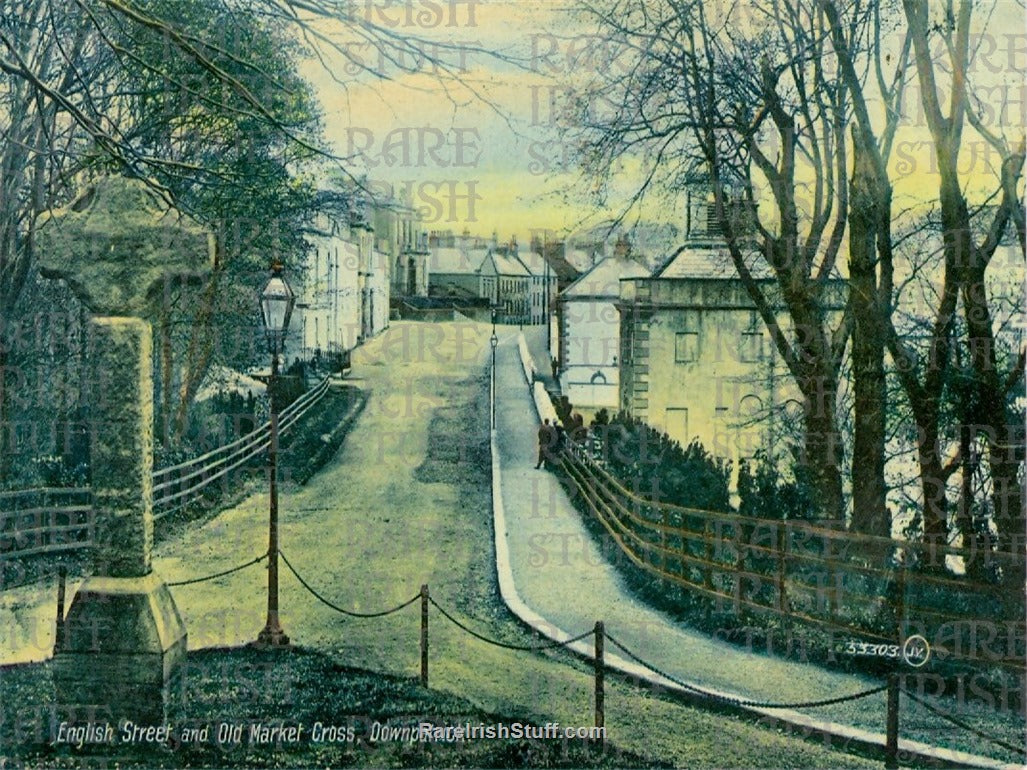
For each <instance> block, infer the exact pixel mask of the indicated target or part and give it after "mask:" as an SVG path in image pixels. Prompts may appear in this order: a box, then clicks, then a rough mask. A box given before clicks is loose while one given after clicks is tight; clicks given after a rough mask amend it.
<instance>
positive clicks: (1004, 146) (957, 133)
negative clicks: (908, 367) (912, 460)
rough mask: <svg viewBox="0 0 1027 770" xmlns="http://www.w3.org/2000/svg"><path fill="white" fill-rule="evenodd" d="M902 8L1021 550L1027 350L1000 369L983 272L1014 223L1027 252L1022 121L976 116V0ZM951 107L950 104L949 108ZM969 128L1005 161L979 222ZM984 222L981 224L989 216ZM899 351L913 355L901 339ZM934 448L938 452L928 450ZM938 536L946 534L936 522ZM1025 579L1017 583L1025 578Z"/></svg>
mask: <svg viewBox="0 0 1027 770" xmlns="http://www.w3.org/2000/svg"><path fill="white" fill-rule="evenodd" d="M902 6H903V12H904V15H905V19H906V22H907V24H908V25H909V29H910V34H911V37H912V41H913V52H914V61H915V65H916V73H917V80H918V82H919V85H920V101H921V107H922V109H923V114H924V117H925V120H926V123H927V127H928V129H929V131H930V134H931V140H932V145H933V150H934V153H935V156H936V158H937V167H938V172H939V190H938V200H939V207H940V211H941V222H942V239H943V244H944V260H945V270H946V275H947V276H948V275H949V273H950V272H951V276H952V277H951V279H950V280H949V281H947V282H946V287H945V290H946V293H945V294H943V298H942V301H943V302H944V303H946V307H949V308H952V309H953V310H954V309H955V307H956V303H957V302H958V301H960V300H961V301H962V305H963V316H964V319H965V323H966V328H967V335H968V343H969V344H968V354H969V364H970V366H971V368H972V371H973V383H972V387H973V390H974V392H975V398H974V401H975V404H976V406H975V408H974V410H973V415H967V416H968V417H969V416H972V417H973V421H974V423H975V424H976V425H979V426H981V428H982V429H983V432H984V433H985V440H986V444H987V454H988V463H989V466H990V471H991V480H992V487H993V492H992V496H993V505H994V511H995V520H996V523H997V524H998V526H999V534H1000V543H1001V544H1002V545H1003V546H1004V547H1006V548H1009V549H1011V550H1022V549H1021V548H1020V545H1021V543H1020V541H1019V540H1018V538H1019V537H1020V536H1021V535H1022V533H1023V531H1024V523H1025V522H1024V504H1025V502H1024V490H1023V486H1022V484H1021V483H1020V480H1019V472H1020V468H1021V466H1022V463H1023V457H1024V452H1023V442H1024V439H1023V415H1022V413H1021V414H1015V413H1013V412H1012V410H1010V409H1009V406H1008V402H1009V395H1010V393H1011V392H1013V390H1014V389H1016V388H1020V387H1021V384H1022V382H1023V375H1024V356H1025V350H1024V348H1023V346H1022V345H1021V347H1020V350H1019V351H1018V354H1017V355H1016V356H1015V358H1014V360H1013V361H1012V362H1011V365H1009V364H1007V365H1006V366H1005V367H1003V366H1002V365H1001V362H1000V361H999V357H998V355H997V346H996V343H995V334H994V323H993V322H994V316H993V311H992V308H991V306H990V304H989V299H988V296H989V294H988V291H987V289H986V273H987V270H988V267H989V265H990V264H991V261H992V258H993V257H994V255H995V253H996V250H997V249H998V247H999V244H1000V242H1001V240H1002V238H1003V234H1004V233H1005V232H1006V230H1007V228H1009V227H1012V228H1014V229H1015V232H1016V235H1017V240H1018V241H1019V246H1020V250H1021V253H1024V254H1027V249H1025V235H1024V212H1023V208H1022V206H1021V203H1020V200H1021V197H1022V184H1023V178H1022V170H1023V165H1024V135H1023V127H1022V126H1015V127H1011V128H1013V130H1014V132H1015V135H1014V137H1013V138H1012V139H1010V138H1009V137H1007V136H1006V135H1005V134H1004V132H1003V130H1002V127H1001V126H1000V127H998V129H997V130H995V129H994V128H991V127H989V126H986V125H985V123H984V121H983V120H982V119H981V116H980V115H979V114H978V109H979V104H978V103H977V102H976V101H975V100H974V99H973V98H972V97H971V94H972V93H973V66H972V62H973V51H972V49H971V38H972V37H973V34H972V32H973V29H974V25H975V24H977V23H979V20H978V19H977V18H976V16H975V13H974V10H975V9H974V3H972V2H970V0H961V2H959V3H958V7H957V4H956V3H954V2H951V1H950V2H946V3H943V4H940V5H939V6H938V7H937V8H935V9H934V11H933V13H932V12H931V11H929V9H928V5H927V3H926V2H922V0H903V3H902ZM935 42H940V43H941V45H942V47H943V50H944V52H945V58H944V60H942V61H938V60H936V59H935V58H934V57H933V55H932V49H931V46H932V43H935ZM946 104H947V106H945V105H946ZM968 126H969V127H971V128H972V129H973V130H974V131H976V132H977V134H978V135H980V136H981V137H982V138H983V139H984V140H985V141H987V142H988V143H989V145H990V146H991V147H992V148H994V149H995V150H996V151H997V152H998V154H999V157H1000V159H1001V163H1000V166H999V168H998V169H997V173H996V179H995V188H996V189H995V197H997V199H998V203H997V205H995V206H993V207H991V208H990V209H985V210H981V211H980V212H979V217H978V218H977V219H978V221H976V222H975V216H974V211H973V210H972V208H971V206H970V204H969V202H968V200H967V197H966V195H967V194H966V191H965V176H966V175H965V173H961V171H960V169H959V166H958V159H959V152H960V149H961V147H962V145H963V142H964V137H965V133H966V129H967V127H968ZM982 220H983V221H982ZM892 347H893V355H895V356H896V358H897V359H908V354H907V351H905V350H904V349H903V348H902V346H901V344H900V342H899V341H898V340H897V339H893V341H892ZM928 451H933V448H929V449H928ZM935 533H936V534H937V535H938V536H942V535H944V534H947V533H946V531H945V529H944V528H943V527H937V528H936V529H935ZM1022 577H1023V576H1022V575H1019V576H1014V579H1019V580H1021V581H1022Z"/></svg>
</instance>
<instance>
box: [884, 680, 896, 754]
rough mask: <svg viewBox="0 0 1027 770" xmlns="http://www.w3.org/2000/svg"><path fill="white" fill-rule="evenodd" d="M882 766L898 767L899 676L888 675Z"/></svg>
mask: <svg viewBox="0 0 1027 770" xmlns="http://www.w3.org/2000/svg"><path fill="white" fill-rule="evenodd" d="M884 766H885V767H886V768H888V770H893V769H894V768H897V767H898V766H899V675H898V674H896V673H890V674H888V716H887V722H886V725H885V742H884Z"/></svg>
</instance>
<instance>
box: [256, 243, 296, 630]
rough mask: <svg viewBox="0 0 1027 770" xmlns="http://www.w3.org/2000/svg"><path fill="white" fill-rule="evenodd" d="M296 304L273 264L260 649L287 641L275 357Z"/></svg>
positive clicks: (267, 321)
mask: <svg viewBox="0 0 1027 770" xmlns="http://www.w3.org/2000/svg"><path fill="white" fill-rule="evenodd" d="M295 303H296V296H295V295H294V294H293V292H292V289H291V288H289V284H288V283H286V282H285V278H283V277H282V266H281V264H279V263H278V262H276V263H275V264H274V265H272V267H271V280H270V281H268V283H267V286H265V287H264V291H263V292H262V293H261V295H260V309H261V313H262V315H263V317H264V330H265V333H266V334H267V344H268V350H269V351H270V352H271V376H270V377H268V381H267V390H268V400H269V402H270V407H271V443H270V444H269V446H268V452H267V466H268V476H269V493H270V498H271V502H270V504H269V506H268V545H267V556H268V569H267V622H266V623H265V624H264V628H263V630H262V631H261V632H260V634H259V635H258V636H257V644H258V645H259V646H261V647H287V646H288V645H289V637H288V636H286V635H285V632H284V631H283V630H282V626H281V623H280V622H279V620H278V398H277V396H276V390H277V387H276V386H277V379H278V354H279V353H280V352H281V350H282V347H283V345H284V343H285V334H286V331H287V330H288V328H289V318H290V316H292V309H293V306H294V305H295Z"/></svg>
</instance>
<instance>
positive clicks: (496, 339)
mask: <svg viewBox="0 0 1027 770" xmlns="http://www.w3.org/2000/svg"><path fill="white" fill-rule="evenodd" d="M489 344H490V345H491V346H492V429H493V430H495V428H496V395H497V394H496V348H497V347H498V346H499V337H497V336H496V309H495V308H492V336H491V337H489Z"/></svg>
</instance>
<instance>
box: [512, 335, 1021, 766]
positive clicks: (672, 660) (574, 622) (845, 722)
mask: <svg viewBox="0 0 1027 770" xmlns="http://www.w3.org/2000/svg"><path fill="white" fill-rule="evenodd" d="M527 334H528V335H529V340H530V342H529V344H528V345H527V346H525V345H524V344H523V343H522V344H521V345H518V344H516V342H517V341H516V340H513V339H508V340H507V341H504V343H503V344H501V345H500V346H499V348H498V350H497V358H496V366H497V371H496V377H495V382H496V386H495V399H496V401H495V413H496V430H495V432H494V434H493V441H492V447H493V474H494V476H493V503H494V507H495V509H496V511H495V513H496V550H497V562H498V565H497V566H498V571H499V576H500V587H501V590H502V593H503V598H504V600H505V601H506V602H507V604H508V606H510V608H511V610H512V611H513V612H514V613H515V614H517V615H518V616H519V617H520V618H521V619H522V620H523V621H525V622H526V623H528V624H529V625H532V626H534V627H535V628H536V629H537V630H539V631H540V633H542V634H544V635H546V636H549V637H550V638H553V639H557V640H560V641H566V640H567V639H569V638H572V637H575V636H578V635H579V634H582V633H583V632H586V631H589V630H590V629H592V628H593V626H594V624H595V622H596V621H600V620H601V621H603V623H604V625H605V630H606V632H607V634H608V635H609V637H612V638H613V639H616V640H617V641H618V642H620V644H621V645H622V646H623V648H625V649H626V650H628V651H630V653H633V654H634V655H635V656H637V658H636V660H631V659H630V657H629V655H628V654H625V652H624V651H623V650H618V649H617V648H616V647H615V646H614V645H612V644H611V643H610V642H609V641H608V642H607V643H606V653H605V660H606V662H607V664H608V665H610V666H611V667H613V668H616V669H619V670H621V671H622V672H625V673H627V674H628V675H629V676H632V677H636V678H638V679H639V680H644V681H646V682H648V683H650V684H651V685H653V686H655V687H657V688H666V689H667V690H672V691H676V692H677V693H679V694H681V695H683V696H684V697H687V698H689V699H692V700H694V701H696V702H703V703H705V704H707V705H711V706H715V707H718V708H726V709H727V710H730V711H736V712H745V713H748V714H749V715H751V716H754V717H756V718H758V719H759V720H760V721H761V722H764V723H766V724H769V725H775V726H778V727H787V728H789V729H793V730H796V731H799V732H806V733H811V734H817V735H820V736H821V737H823V739H824V741H825V743H828V744H830V745H832V746H834V747H836V748H844V747H846V746H849V747H856V746H859V747H862V748H863V749H867V748H869V749H871V750H877V751H881V750H883V747H884V745H885V734H884V729H885V714H886V702H885V699H886V693H885V692H876V693H874V694H871V695H868V696H866V697H862V698H859V699H855V700H845V701H843V702H839V703H833V704H825V705H820V706H812V707H805V706H803V707H801V709H800V708H799V707H796V708H764V707H762V706H759V705H740V704H739V703H737V701H754V702H771V703H774V704H781V703H785V704H791V703H795V704H799V703H803V704H805V703H810V702H819V701H831V700H835V699H842V698H845V697H846V696H849V695H856V694H859V693H861V692H865V691H867V690H874V689H877V688H881V687H882V685H884V682H883V681H882V680H880V679H874V678H871V677H867V676H861V675H857V674H847V673H843V672H835V671H829V670H826V669H824V668H821V667H819V666H816V665H814V664H811V663H806V662H803V661H802V660H801V659H788V658H785V657H777V656H770V655H768V654H766V652H765V650H764V651H760V650H758V649H757V650H747V649H745V648H743V647H741V646H737V645H734V644H729V643H727V642H725V641H721V640H718V639H717V638H715V637H711V636H709V635H707V634H704V633H700V632H698V631H695V630H692V629H689V628H687V627H685V626H683V625H681V624H679V623H676V622H674V621H673V620H672V619H671V618H670V617H668V616H667V615H665V614H663V613H661V612H659V611H657V610H655V609H653V608H651V607H649V606H647V605H644V604H642V603H640V602H639V601H637V600H636V599H635V598H634V597H633V596H632V594H631V593H630V592H629V590H628V588H627V587H626V586H625V584H624V581H623V580H622V579H621V577H620V575H619V574H618V573H617V570H616V568H615V567H614V566H613V565H612V564H610V563H609V561H608V559H607V558H604V556H605V557H609V556H611V555H612V554H610V553H608V552H607V553H605V554H604V553H603V551H602V549H601V546H600V544H599V543H597V542H596V541H595V539H594V538H593V537H592V536H591V535H590V534H589V532H588V531H587V530H586V528H585V525H584V523H583V521H582V517H581V514H580V513H579V512H578V511H577V509H575V508H574V506H573V505H572V504H571V502H570V500H569V499H568V497H567V494H566V493H565V491H564V489H563V487H562V486H561V485H560V483H559V481H558V480H557V478H556V476H555V475H553V474H552V473H551V472H548V471H546V470H536V468H535V461H536V457H537V438H536V434H537V429H538V425H539V422H540V420H539V417H538V410H537V407H536V405H535V401H534V399H533V398H532V396H531V395H530V391H529V385H528V381H527V377H528V376H529V375H530V372H529V371H528V367H526V366H525V362H524V353H527V352H528V348H531V349H533V350H534V349H535V348H538V349H539V350H540V351H542V355H543V356H544V355H545V353H544V345H543V344H541V342H540V340H538V339H532V338H531V335H533V334H535V332H532V331H529V332H528V333H527ZM522 351H523V352H522ZM534 358H535V361H539V358H540V356H539V353H538V352H535V353H534ZM547 361H548V359H547V358H542V359H541V361H539V363H538V364H535V366H536V368H537V369H538V371H539V378H540V379H541V378H542V364H543V363H546V362H547ZM531 365H532V363H531V362H530V359H529V362H528V366H531ZM545 374H546V376H548V374H549V372H548V370H546V372H545ZM546 407H547V405H546V404H545V403H543V404H542V407H541V408H542V409H543V410H545V409H546ZM568 646H569V647H570V648H571V649H574V650H575V651H576V652H577V653H579V654H580V655H583V656H585V657H592V655H593V646H592V640H591V637H589V638H586V639H584V640H582V641H579V642H575V643H573V644H571V645H568ZM793 655H794V651H793ZM639 660H641V661H644V662H645V663H646V664H648V665H647V666H642V665H640V664H639ZM654 669H655V670H658V671H661V672H664V673H666V674H668V675H669V676H671V677H673V679H676V680H678V682H679V683H674V682H673V681H671V680H669V679H667V678H665V677H663V676H660V675H659V674H657V673H654ZM682 684H684V685H685V686H682ZM693 688H694V689H693ZM698 690H704V691H706V692H711V693H715V694H717V695H719V696H722V698H721V699H717V698H710V697H708V696H706V695H704V694H702V693H700V692H698ZM903 700H904V701H905V702H904V703H903V713H902V719H901V721H900V740H899V755H900V756H904V757H905V758H906V759H907V761H908V760H912V761H914V762H915V763H916V764H921V763H932V764H933V763H940V764H946V765H957V766H969V767H982V768H983V767H991V768H997V767H1020V766H1021V765H1020V764H1005V763H1003V762H1002V761H999V760H997V759H992V758H989V757H986V756H977V755H976V754H970V753H966V752H963V751H957V750H954V749H949V748H944V747H943V746H942V745H938V744H944V743H946V742H947V741H946V740H945V738H946V733H951V732H952V731H953V728H952V726H951V725H947V724H946V723H944V722H941V721H940V720H939V719H938V718H937V717H934V716H933V715H931V714H929V713H927V712H926V711H925V710H923V709H914V708H913V704H912V703H910V702H909V699H908V698H904V699H903ZM732 701H734V703H732ZM903 732H905V733H906V734H907V735H908V734H916V735H918V736H923V735H928V736H930V737H929V742H924V741H914V740H909V739H902V738H901V735H902V734H903ZM971 740H973V739H972V738H971ZM980 751H981V752H986V753H988V754H992V753H993V750H992V749H991V748H990V747H988V746H986V744H984V743H983V742H982V743H981V746H980ZM997 752H998V753H997V754H996V756H1005V753H1004V752H1002V750H1001V749H998V750H997Z"/></svg>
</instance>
